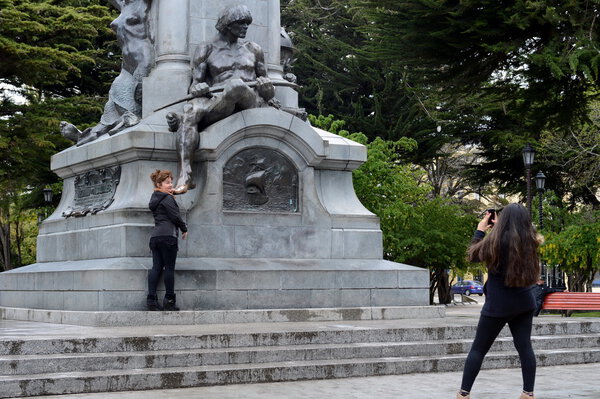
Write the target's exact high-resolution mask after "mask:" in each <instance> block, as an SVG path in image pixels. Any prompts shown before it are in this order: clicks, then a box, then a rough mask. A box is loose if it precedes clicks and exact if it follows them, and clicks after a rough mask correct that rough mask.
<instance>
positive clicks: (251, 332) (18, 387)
mask: <svg viewBox="0 0 600 399" xmlns="http://www.w3.org/2000/svg"><path fill="white" fill-rule="evenodd" d="M283 324H285V323H276V324H273V323H272V324H270V325H269V324H264V325H262V326H261V328H258V329H256V328H254V329H248V328H244V327H243V326H242V327H241V328H235V329H232V328H229V331H234V330H235V331H236V332H225V331H226V330H227V329H226V328H224V329H223V331H221V332H206V331H205V332H199V333H198V334H172V335H170V334H160V335H159V334H147V335H142V336H133V335H132V336H119V337H87V338H84V337H82V338H72V337H70V338H68V339H66V338H58V337H56V338H53V337H44V338H35V337H23V338H10V339H6V338H4V339H0V398H9V397H23V396H36V395H50V394H67V393H90V392H112V391H131V390H146V389H169V388H184V387H197V386H207V385H221V384H241V383H258V382H274V381H293V380H306V379H329V378H344V377H364V376H375V375H392V374H404V373H423V372H443V371H457V370H461V369H462V367H463V363H464V360H465V357H466V354H467V352H468V350H469V347H470V345H471V342H472V339H473V336H474V332H475V326H474V323H473V322H471V323H466V322H465V323H464V325H460V323H454V325H452V323H447V324H446V325H442V324H440V325H438V326H431V324H420V323H419V321H415V322H414V323H406V320H404V322H403V323H397V325H395V324H394V323H393V322H388V323H387V324H381V323H379V324H369V323H353V322H349V321H345V322H331V323H313V324H311V323H304V324H302V325H301V326H300V325H297V327H283V326H282V325H283ZM411 324H413V325H411ZM238 326H239V325H238ZM244 330H247V331H246V332H245V331H244ZM533 335H534V336H533V342H534V347H535V350H536V356H537V359H538V366H549V365H559V364H578V363H593V362H600V320H598V321H595V320H592V319H582V320H561V319H557V318H555V319H552V320H551V321H544V322H536V324H535V325H534V332H533ZM501 336H502V338H501V339H499V340H498V341H497V342H496V344H495V345H494V347H493V348H492V351H491V352H490V353H489V355H488V357H487V358H486V360H485V362H484V368H488V369H490V368H510V367H517V366H518V364H519V361H518V356H517V355H516V353H515V351H514V348H513V346H512V340H511V339H510V338H509V337H508V334H507V331H506V330H505V331H503V333H502V334H501Z"/></svg>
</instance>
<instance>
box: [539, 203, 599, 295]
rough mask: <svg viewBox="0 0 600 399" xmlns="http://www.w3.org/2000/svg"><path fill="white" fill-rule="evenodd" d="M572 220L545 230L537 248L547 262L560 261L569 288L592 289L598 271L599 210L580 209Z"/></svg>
mask: <svg viewBox="0 0 600 399" xmlns="http://www.w3.org/2000/svg"><path fill="white" fill-rule="evenodd" d="M577 216H578V217H577V219H578V220H577V221H576V223H575V224H571V225H569V226H567V227H566V228H565V229H563V230H562V231H560V232H547V233H546V235H545V238H546V240H545V243H544V245H543V246H542V247H541V248H540V253H541V256H542V260H543V261H544V262H546V264H547V265H549V266H553V265H559V266H560V268H561V270H562V271H564V272H566V273H567V274H568V276H569V289H570V290H571V291H591V282H592V281H593V279H594V276H595V275H596V273H597V272H598V271H600V214H599V213H598V212H595V213H593V212H592V213H590V212H583V213H580V214H578V215H577Z"/></svg>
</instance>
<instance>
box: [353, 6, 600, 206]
mask: <svg viewBox="0 0 600 399" xmlns="http://www.w3.org/2000/svg"><path fill="white" fill-rule="evenodd" d="M350 4H351V5H352V11H353V12H354V15H355V20H356V21H365V23H364V24H362V26H361V27H360V29H361V32H362V33H363V34H364V35H365V37H368V38H369V41H368V46H365V51H367V52H368V53H369V54H370V56H371V58H372V59H374V60H377V61H379V62H382V63H383V62H387V63H388V65H389V67H390V68H391V69H392V70H393V71H398V72H399V73H400V72H401V73H403V74H404V78H403V79H404V80H405V81H408V82H410V84H411V86H412V87H413V88H414V92H415V93H418V97H419V99H420V101H421V102H422V103H423V105H424V108H425V109H427V110H428V112H429V114H430V115H431V117H432V119H434V120H437V121H439V124H440V125H441V126H443V127H444V131H446V132H447V133H448V134H449V135H450V136H451V138H452V139H451V140H449V141H456V142H460V143H473V144H477V145H479V146H480V147H481V148H482V150H483V153H482V156H483V162H482V163H481V164H480V165H479V166H477V167H474V168H473V169H472V173H471V179H472V181H473V182H472V184H473V185H476V184H480V183H484V182H489V181H494V182H496V183H497V185H498V186H500V187H501V189H502V190H503V191H504V192H505V193H516V192H524V191H525V184H524V183H523V178H522V175H523V166H522V161H521V159H520V153H521V149H522V148H523V146H524V144H525V143H527V142H531V143H532V144H534V145H535V144H536V142H537V140H538V139H539V137H540V134H541V132H546V131H547V132H552V134H553V135H555V136H557V137H561V136H562V135H564V134H565V132H571V131H578V128H579V127H580V125H581V124H582V123H584V121H586V120H587V119H588V116H589V114H588V111H589V109H588V105H589V104H590V102H591V101H593V100H594V98H597V96H598V93H600V90H599V82H600V79H599V76H600V75H599V72H598V63H599V61H600V52H599V48H600V45H599V36H598V32H599V31H598V29H596V26H597V16H598V15H599V13H600V2H599V1H598V0H593V1H585V2H576V1H558V0H548V1H525V0H519V1H510V2H508V1H496V0H467V1H441V0H403V1H395V0H353V1H351V2H350ZM419 144H420V145H421V144H425V145H431V144H432V143H431V142H430V141H428V140H419ZM536 147H537V145H536ZM537 149H538V150H539V149H540V148H539V147H537ZM424 154H431V152H425V153H424ZM543 160H544V158H542V157H539V158H538V161H537V164H538V165H540V161H543ZM541 168H543V169H544V170H545V171H546V172H547V175H548V176H552V179H554V181H552V182H549V183H554V186H553V187H554V189H555V190H556V191H557V192H559V193H560V194H561V195H564V194H566V193H568V192H570V190H571V188H574V189H575V190H574V192H573V193H572V195H573V197H574V199H575V200H576V201H583V202H586V203H592V204H595V205H596V206H598V205H600V204H599V203H598V200H597V198H596V197H594V196H593V195H589V191H588V192H587V193H586V192H583V191H582V190H579V188H578V187H573V186H572V185H571V184H570V183H571V181H572V180H573V179H574V176H575V175H569V176H565V174H562V173H561V170H559V168H558V167H549V166H548V165H542V166H541Z"/></svg>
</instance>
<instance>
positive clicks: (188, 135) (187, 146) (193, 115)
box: [174, 101, 204, 194]
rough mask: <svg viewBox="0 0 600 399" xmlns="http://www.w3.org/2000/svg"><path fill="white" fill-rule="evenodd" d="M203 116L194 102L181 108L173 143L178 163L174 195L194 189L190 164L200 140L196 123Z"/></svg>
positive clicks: (202, 112) (201, 110)
mask: <svg viewBox="0 0 600 399" xmlns="http://www.w3.org/2000/svg"><path fill="white" fill-rule="evenodd" d="M203 114H204V111H203V109H201V108H200V107H198V105H197V103H196V102H195V101H192V102H191V103H188V104H185V105H184V106H183V114H182V115H181V121H180V123H179V126H178V129H177V132H176V134H177V137H176V141H175V146H176V147H175V148H176V150H177V159H178V161H179V174H178V175H177V181H176V183H175V189H174V191H175V193H176V194H183V193H185V192H186V191H188V190H189V189H192V188H194V187H195V185H194V184H193V175H192V163H193V161H194V153H195V152H196V149H197V148H198V143H199V140H200V136H199V135H198V121H199V120H200V119H201V118H202V115H203Z"/></svg>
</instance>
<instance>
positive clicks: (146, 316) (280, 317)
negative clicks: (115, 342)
mask: <svg viewBox="0 0 600 399" xmlns="http://www.w3.org/2000/svg"><path fill="white" fill-rule="evenodd" d="M445 312H446V307H445V306H385V307H346V308H302V309H246V310H196V311H194V310H182V311H180V312H145V311H110V312H102V311H99V312H98V311H96V312H87V311H71V310H49V309H27V308H11V307H0V319H6V320H21V321H34V322H41V323H56V324H73V325H78V326H95V327H119V326H159V325H199V324H200V325H206V324H234V323H235V324H237V323H280V322H314V321H349V320H400V319H433V318H441V317H444V315H445Z"/></svg>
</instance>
